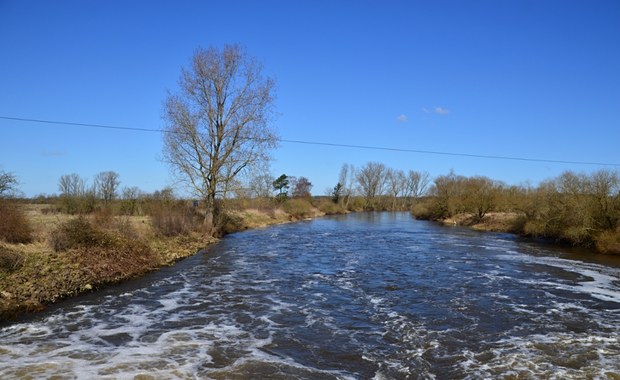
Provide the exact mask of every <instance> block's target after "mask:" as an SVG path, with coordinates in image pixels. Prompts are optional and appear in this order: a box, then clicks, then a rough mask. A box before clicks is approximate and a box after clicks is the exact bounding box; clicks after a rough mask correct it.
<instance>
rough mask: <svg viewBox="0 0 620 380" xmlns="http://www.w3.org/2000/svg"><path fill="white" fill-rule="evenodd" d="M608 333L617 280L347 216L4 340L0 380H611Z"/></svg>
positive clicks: (85, 305) (619, 320)
mask: <svg viewBox="0 0 620 380" xmlns="http://www.w3.org/2000/svg"><path fill="white" fill-rule="evenodd" d="M618 327H620V270H619V269H618V267H617V266H613V265H602V264H600V263H595V262H583V261H576V260H569V259H567V258H565V256H563V254H562V253H561V251H558V250H557V249H552V248H548V247H544V246H541V245H536V244H533V243H529V242H523V241H520V240H519V239H517V238H514V237H512V236H508V235H501V234H482V233H477V232H473V231H469V230H465V229H459V228H443V227H439V226H436V225H434V224H431V223H427V222H420V221H415V220H412V219H411V218H410V217H409V215H408V214H389V213H385V214H384V213H367V214H353V215H347V216H339V217H334V218H325V219H321V220H315V221H312V222H304V223H298V224H291V225H283V226H278V227H273V228H268V229H263V230H256V231H248V232H244V233H240V234H235V235H231V236H229V237H228V238H226V239H224V240H223V241H222V242H221V243H220V244H218V245H217V246H215V247H213V248H212V249H211V250H210V251H209V252H208V253H206V254H203V255H197V256H195V257H192V258H190V259H188V260H185V261H183V262H182V263H180V264H179V265H178V266H176V267H174V268H167V269H164V270H162V271H160V272H157V273H154V274H152V275H150V276H148V277H146V278H144V279H140V280H138V281H135V282H132V283H128V284H125V285H122V286H119V287H114V288H110V289H108V290H107V291H105V292H101V293H97V294H94V295H91V296H89V297H82V298H79V299H77V300H74V301H70V302H65V303H63V304H62V306H61V307H60V308H58V309H56V310H51V311H50V312H48V313H47V314H45V315H41V316H38V317H36V319H33V320H30V321H25V322H23V323H19V324H15V325H12V326H9V327H5V328H3V329H2V330H0V378H39V377H46V378H47V377H52V376H59V377H61V378H95V377H96V378H134V377H135V376H137V375H144V376H151V377H152V378H157V379H161V378H215V379H220V378H221V379H246V378H275V379H278V378H282V379H288V378H301V379H330V378H333V379H347V378H352V379H357V378H377V379H391V378H394V379H405V378H439V379H443V378H472V379H473V378H495V377H511V378H557V379H564V378H596V377H601V378H608V377H613V376H620V361H619V360H618V359H617V358H618V357H619V356H620V332H619V329H618ZM147 378H148V377H147Z"/></svg>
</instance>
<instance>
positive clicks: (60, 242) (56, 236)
mask: <svg viewBox="0 0 620 380" xmlns="http://www.w3.org/2000/svg"><path fill="white" fill-rule="evenodd" d="M51 241H52V247H53V248H54V250H55V251H56V252H60V251H68V250H69V249H72V248H79V247H87V248H90V247H105V246H110V245H112V244H113V239H112V237H111V236H109V235H107V234H105V233H104V232H103V231H100V230H98V229H96V228H94V227H93V226H92V224H90V223H89V222H88V220H86V218H84V217H81V216H80V217H77V218H75V219H71V220H69V221H67V222H65V223H63V224H61V225H60V226H59V227H58V228H57V229H56V230H55V231H53V232H52V236H51Z"/></svg>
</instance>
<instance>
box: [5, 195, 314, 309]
mask: <svg viewBox="0 0 620 380" xmlns="http://www.w3.org/2000/svg"><path fill="white" fill-rule="evenodd" d="M20 207H23V211H24V214H25V216H26V219H27V221H28V223H29V225H30V226H32V241H31V242H29V243H26V244H23V243H21V244H9V243H6V242H2V241H0V321H2V320H7V319H13V318H16V317H17V316H19V315H20V314H22V313H28V312H37V311H41V310H43V309H44V308H45V306H46V305H48V304H52V303H54V302H56V301H58V300H60V299H63V298H67V297H71V296H75V295H78V294H80V293H84V292H90V291H94V290H96V289H99V288H101V287H104V286H106V285H109V284H114V283H118V282H121V281H124V280H127V279H131V278H136V277H139V276H142V275H144V274H145V273H147V272H150V271H153V270H156V269H158V268H161V267H164V266H168V265H172V264H174V263H175V262H176V261H178V260H181V259H183V258H186V257H188V256H191V255H194V254H196V253H197V252H198V251H200V250H202V249H206V248H207V247H209V246H210V245H212V244H214V243H216V242H217V241H218V239H216V238H211V237H208V238H207V237H205V236H204V235H202V234H200V233H197V232H190V233H186V234H179V235H175V236H165V235H162V234H161V233H158V232H157V231H156V229H155V228H154V224H153V221H152V220H151V219H152V218H151V217H149V216H114V215H102V214H94V215H87V216H80V217H76V216H71V215H67V214H62V213H55V212H54V213H52V212H49V208H48V207H47V206H46V205H21V206H20ZM321 215H323V213H322V212H320V211H319V210H318V209H315V208H313V209H311V210H310V212H308V213H306V214H304V215H303V218H309V217H317V216H321ZM299 218H300V216H298V215H293V214H290V213H288V212H286V211H285V210H283V209H280V208H276V209H269V210H259V209H244V210H237V211H231V212H230V213H229V220H230V221H231V222H229V223H228V224H227V226H226V230H225V231H224V232H225V233H232V232H236V231H242V230H247V229H254V228H261V227H265V226H268V225H272V224H281V223H287V222H290V221H294V220H298V219H299Z"/></svg>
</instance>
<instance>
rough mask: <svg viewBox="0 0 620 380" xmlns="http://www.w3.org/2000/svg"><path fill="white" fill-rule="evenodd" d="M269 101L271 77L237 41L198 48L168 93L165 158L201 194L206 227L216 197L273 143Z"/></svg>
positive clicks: (211, 227) (213, 217) (209, 228)
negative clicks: (175, 86) (173, 90)
mask: <svg viewBox="0 0 620 380" xmlns="http://www.w3.org/2000/svg"><path fill="white" fill-rule="evenodd" d="M273 102H274V81H273V80H272V79H271V78H268V77H265V76H264V75H263V74H262V66H261V65H260V64H259V63H257V61H256V60H255V59H253V58H251V57H249V56H248V55H247V54H246V52H245V51H244V50H243V49H242V48H240V47H239V46H237V45H232V46H225V47H224V48H223V49H222V50H218V49H216V48H213V47H211V48H209V49H201V48H199V49H197V50H196V52H195V53H194V56H193V58H192V61H191V65H190V67H189V68H188V69H183V70H182V72H181V77H180V79H179V91H178V92H177V93H175V94H169V95H168V97H167V99H166V101H165V103H164V120H165V121H166V133H164V159H165V160H166V161H167V162H168V163H169V164H170V165H171V167H172V169H173V170H174V171H175V172H176V174H178V175H179V177H180V178H181V179H183V180H185V181H186V182H187V183H188V184H189V185H190V187H191V189H192V190H193V191H194V192H195V193H196V194H197V195H198V196H200V197H201V198H202V199H203V200H204V203H205V206H206V213H205V221H204V222H205V228H206V232H207V233H213V232H215V230H216V229H217V227H218V226H217V222H218V219H219V218H218V215H217V214H218V211H217V207H216V199H217V198H218V197H220V196H223V195H224V192H225V191H226V190H227V189H228V184H229V183H231V182H232V181H233V180H234V179H235V177H236V176H237V175H239V174H240V173H241V172H243V171H244V170H246V169H248V168H249V167H251V166H252V165H253V164H255V163H258V162H261V161H264V160H268V158H269V155H268V153H269V150H270V149H272V148H274V147H275V145H276V142H277V137H276V135H275V132H274V131H273V129H272V128H271V127H270V123H269V122H270V119H271V116H272V114H273Z"/></svg>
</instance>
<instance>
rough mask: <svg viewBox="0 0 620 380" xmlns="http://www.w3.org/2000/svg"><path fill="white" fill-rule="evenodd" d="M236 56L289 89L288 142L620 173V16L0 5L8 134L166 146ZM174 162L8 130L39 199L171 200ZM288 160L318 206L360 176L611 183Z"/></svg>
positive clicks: (518, 5) (301, 4) (444, 166)
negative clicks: (74, 186)
mask: <svg viewBox="0 0 620 380" xmlns="http://www.w3.org/2000/svg"><path fill="white" fill-rule="evenodd" d="M227 43H238V44H241V45H243V46H244V47H245V48H246V49H247V51H248V52H249V54H250V55H253V56H255V57H257V58H258V59H259V60H260V61H261V62H262V63H263V65H264V67H265V72H266V73H267V74H268V75H271V76H273V77H275V79H276V81H277V83H278V91H277V102H276V107H277V111H278V113H279V117H278V118H277V120H276V121H275V126H276V128H277V129H278V130H279V134H280V136H281V137H282V138H283V139H288V140H307V141H319V142H329V143H337V144H354V145H368V146H381V147H389V148H401V149H412V150H425V151H439V152H448V153H451V152H453V153H466V154H475V155H494V156H514V157H523V158H541V159H549V160H566V161H588V162H592V161H593V162H603V163H612V164H619V163H620V1H617V0H607V1H605V0H592V1H584V0H558V1H551V0H541V1H525V0H514V1H509V0H506V1H497V0H484V1H483V0H471V1H462V0H454V1H384V2H379V1H327V0H326V1H270V0H265V1H245V2H244V1H241V2H233V1H166V2H164V1H62V0H59V1H28V0H0V54H1V59H0V116H9V117H20V118H31V119H46V120H61V121H71V122H78V123H95V124H107V125H116V126H127V127H136V128H154V129H158V128H161V127H162V126H163V122H162V120H161V114H162V101H163V99H164V98H165V96H166V91H167V90H171V91H175V90H176V85H177V79H178V77H179V73H180V69H181V67H183V66H187V64H188V62H189V59H190V57H191V55H192V53H193V51H194V49H195V48H196V47H198V46H202V47H208V46H211V45H213V46H216V47H221V46H223V45H224V44H227ZM161 147H162V138H161V135H160V134H159V133H153V132H132V131H115V130H106V129H92V128H84V127H77V126H59V125H49V124H38V123H26V122H18V121H7V120H0V169H2V170H5V171H10V172H13V173H15V174H16V175H17V176H18V178H19V180H20V181H21V189H22V190H23V191H24V192H25V194H26V195H28V196H34V195H37V194H40V193H46V194H52V193H56V192H57V183H58V178H59V177H60V176H61V175H63V174H69V173H73V172H75V173H78V174H80V175H81V176H83V177H85V178H87V179H89V180H92V178H93V177H94V175H95V174H96V173H98V172H101V171H105V170H113V171H116V172H118V173H119V174H120V176H121V177H120V179H121V181H122V185H124V186H138V187H140V188H141V189H143V190H145V191H149V192H150V191H154V190H156V189H160V188H162V187H164V186H166V185H169V184H171V183H172V182H171V177H170V175H169V169H168V167H167V166H166V165H165V164H164V163H162V162H161V161H159V159H158V157H160V156H161ZM273 155H274V158H275V160H274V162H273V163H272V171H273V174H274V175H276V176H277V175H279V174H282V173H286V174H288V175H294V176H305V177H307V178H309V179H310V181H311V182H312V183H313V184H314V189H313V193H315V194H323V193H324V190H325V189H326V188H328V187H333V186H334V185H335V183H336V182H337V180H338V172H339V170H340V167H341V166H342V164H343V163H351V164H354V165H355V166H357V167H360V166H362V165H363V164H365V163H366V162H368V161H379V162H383V163H384V164H386V165H387V166H389V167H393V168H397V169H404V170H407V169H413V170H425V171H428V172H429V173H430V174H431V176H437V175H441V174H446V173H448V172H449V171H450V170H451V169H452V170H454V171H455V172H456V173H457V174H462V175H485V176H489V177H491V178H493V179H498V180H503V181H505V182H507V183H509V184H519V183H523V182H526V181H529V182H530V183H532V184H537V183H538V182H539V181H541V180H543V179H547V178H551V177H554V176H557V175H558V174H560V173H561V172H562V171H565V170H574V171H587V172H590V171H593V170H597V169H599V168H601V166H596V165H594V166H589V165H577V164H557V163H546V162H526V161H506V160H494V159H481V158H466V157H459V156H450V155H433V154H421V153H403V152H390V151H380V150H363V149H352V148H336V147H325V146H315V145H299V144H292V143H282V144H281V146H280V147H279V148H278V149H277V150H276V151H274V154H273ZM610 168H611V169H618V167H610Z"/></svg>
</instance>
